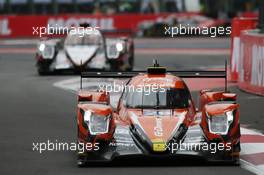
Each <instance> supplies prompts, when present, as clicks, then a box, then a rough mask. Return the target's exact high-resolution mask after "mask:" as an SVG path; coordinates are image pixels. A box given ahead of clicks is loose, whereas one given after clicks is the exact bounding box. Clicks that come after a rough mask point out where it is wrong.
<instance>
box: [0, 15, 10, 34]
mask: <svg viewBox="0 0 264 175" xmlns="http://www.w3.org/2000/svg"><path fill="white" fill-rule="evenodd" d="M10 34H11V29H10V28H9V20H8V19H7V18H4V19H0V35H3V36H8V35H10Z"/></svg>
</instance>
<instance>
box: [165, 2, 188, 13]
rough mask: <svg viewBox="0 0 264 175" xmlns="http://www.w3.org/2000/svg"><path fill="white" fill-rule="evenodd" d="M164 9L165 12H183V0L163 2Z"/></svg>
mask: <svg viewBox="0 0 264 175" xmlns="http://www.w3.org/2000/svg"><path fill="white" fill-rule="evenodd" d="M165 8H166V11H167V12H182V11H185V0H165Z"/></svg>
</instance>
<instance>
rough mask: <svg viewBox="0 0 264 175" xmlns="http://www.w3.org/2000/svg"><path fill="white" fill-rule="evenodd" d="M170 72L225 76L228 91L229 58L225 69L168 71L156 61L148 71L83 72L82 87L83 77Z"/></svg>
mask: <svg viewBox="0 0 264 175" xmlns="http://www.w3.org/2000/svg"><path fill="white" fill-rule="evenodd" d="M155 71H156V72H155ZM150 72H151V73H152V74H155V73H158V74H160V73H170V74H173V75H175V76H177V77H181V78H224V79H225V91H226V92H227V60H226V61H225V69H224V70H179V71H166V68H164V67H160V66H159V65H158V64H157V63H156V62H155V63H154V66H153V67H150V68H148V70H147V71H129V72H127V71H123V72H122V71H121V72H112V71H111V72H110V71H102V72H81V81H80V88H81V89H82V79H83V78H132V77H134V76H136V75H138V74H140V73H150Z"/></svg>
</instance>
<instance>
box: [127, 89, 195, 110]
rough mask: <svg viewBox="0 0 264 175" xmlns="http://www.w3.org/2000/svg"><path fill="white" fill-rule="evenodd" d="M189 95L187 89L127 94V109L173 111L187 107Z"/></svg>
mask: <svg viewBox="0 0 264 175" xmlns="http://www.w3.org/2000/svg"><path fill="white" fill-rule="evenodd" d="M189 99H190V93H189V91H188V90H187V89H176V88H167V89H162V91H161V90H160V91H156V92H127V93H126V95H125V105H126V107H128V108H151V109H153V108H154V109H175V108H178V109H179V108H187V107H189Z"/></svg>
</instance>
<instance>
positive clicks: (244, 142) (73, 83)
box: [53, 78, 264, 175]
mask: <svg viewBox="0 0 264 175" xmlns="http://www.w3.org/2000/svg"><path fill="white" fill-rule="evenodd" d="M113 82H115V83H116V84H123V83H122V82H123V80H118V79H107V80H106V81H105V80H101V81H98V80H91V79H89V81H84V82H83V88H84V89H94V88H96V87H97V88H98V87H99V84H102V83H103V84H105V85H106V84H111V83H113ZM187 84H189V85H190V86H191V87H190V89H191V90H195V91H197V90H200V89H204V88H206V87H204V86H205V85H206V83H202V84H204V86H198V87H195V84H197V83H195V82H187ZM200 84H201V83H200ZM213 84H214V85H213ZM213 84H212V85H211V86H210V88H216V87H217V86H218V87H222V85H223V82H222V81H220V82H218V81H216V82H214V83H213ZM53 85H54V86H55V87H58V88H61V89H64V90H67V91H70V92H72V93H75V94H76V92H77V91H78V90H79V89H80V78H71V79H68V80H62V81H58V82H56V83H54V84H53ZM206 86H207V85H206ZM119 95H120V94H113V96H112V94H111V97H113V98H111V103H112V104H115V103H116V102H117V101H118V99H119V97H118V96H119ZM241 134H242V136H241V152H240V161H241V167H242V168H245V169H247V170H249V171H251V172H253V173H255V174H263V175H264V135H263V134H262V133H260V132H259V131H257V130H253V129H248V128H246V127H244V126H243V127H241Z"/></svg>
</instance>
